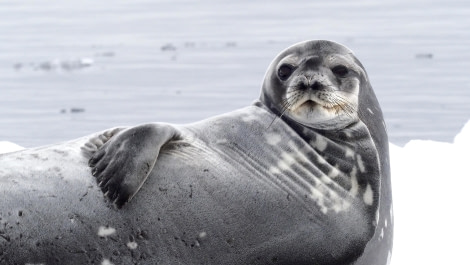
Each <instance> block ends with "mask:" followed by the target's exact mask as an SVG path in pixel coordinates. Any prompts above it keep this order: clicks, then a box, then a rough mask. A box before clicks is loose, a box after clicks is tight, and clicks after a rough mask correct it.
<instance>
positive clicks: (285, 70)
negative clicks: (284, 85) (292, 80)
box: [277, 64, 294, 81]
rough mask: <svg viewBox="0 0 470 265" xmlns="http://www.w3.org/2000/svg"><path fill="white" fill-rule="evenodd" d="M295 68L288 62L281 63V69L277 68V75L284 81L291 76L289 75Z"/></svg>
mask: <svg viewBox="0 0 470 265" xmlns="http://www.w3.org/2000/svg"><path fill="white" fill-rule="evenodd" d="M293 70H294V68H293V67H292V66H290V65H288V64H283V65H281V67H279V70H277V75H278V76H279V78H280V79H281V80H282V81H284V80H286V79H287V78H289V76H290V75H291V74H292V72H293Z"/></svg>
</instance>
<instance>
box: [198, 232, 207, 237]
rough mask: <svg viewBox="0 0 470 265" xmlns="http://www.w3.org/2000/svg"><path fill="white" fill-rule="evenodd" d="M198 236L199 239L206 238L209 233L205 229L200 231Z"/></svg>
mask: <svg viewBox="0 0 470 265" xmlns="http://www.w3.org/2000/svg"><path fill="white" fill-rule="evenodd" d="M198 237H199V239H204V238H206V237H207V233H206V232H204V231H203V232H201V233H199V235H198Z"/></svg>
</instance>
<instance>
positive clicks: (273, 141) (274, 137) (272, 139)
mask: <svg viewBox="0 0 470 265" xmlns="http://www.w3.org/2000/svg"><path fill="white" fill-rule="evenodd" d="M281 140H282V138H281V136H280V135H279V134H277V133H268V134H267V135H266V141H267V142H268V144H269V145H277V144H279V143H280V142H281Z"/></svg>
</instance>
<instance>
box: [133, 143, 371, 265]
mask: <svg viewBox="0 0 470 265" xmlns="http://www.w3.org/2000/svg"><path fill="white" fill-rule="evenodd" d="M200 146H201V145H199V144H198V143H193V145H192V146H191V147H185V148H179V149H178V148H175V149H172V148H169V150H168V151H165V152H162V154H161V155H160V156H159V158H158V159H157V164H156V165H155V167H154V169H153V171H152V173H151V175H150V176H149V178H148V179H147V181H146V184H145V185H144V186H143V187H142V189H141V191H139V193H138V194H137V195H136V196H135V197H134V199H133V200H132V201H131V202H130V203H129V205H128V206H126V207H127V208H126V207H125V211H132V212H135V213H136V214H135V215H139V214H137V212H139V213H151V214H152V216H153V219H154V220H153V225H154V230H153V232H154V233H155V234H154V235H153V236H154V237H156V238H158V241H159V242H161V244H159V245H158V246H155V247H154V249H153V251H155V252H159V254H160V255H170V256H171V255H177V256H179V257H180V258H181V259H182V260H183V261H186V262H189V261H194V259H195V258H200V259H201V261H203V262H208V263H212V262H214V261H217V260H219V261H220V262H227V261H233V262H234V264H237V262H235V261H240V260H243V262H241V263H240V264H257V263H259V264H265V262H267V261H269V260H282V257H284V258H285V256H286V255H290V256H292V253H296V251H298V252H299V253H312V256H313V255H317V254H320V253H315V252H321V249H325V248H326V247H327V246H331V245H337V248H336V249H335V250H334V251H333V255H342V254H344V253H345V252H347V251H351V250H353V248H351V245H352V244H353V243H354V244H356V243H357V242H358V241H360V240H363V239H364V238H365V235H366V234H367V233H366V229H367V226H366V224H365V223H366V222H363V224H364V225H362V224H360V223H359V221H362V218H363V217H362V216H361V215H360V213H358V212H357V211H356V208H354V207H351V208H349V209H347V210H346V209H345V210H344V211H337V212H335V211H333V210H332V211H330V212H328V214H325V212H324V211H323V208H322V207H321V206H324V205H327V203H328V202H327V199H328V198H327V197H325V201H324V202H322V203H320V204H319V203H318V202H317V201H316V200H317V198H318V195H316V196H314V195H312V187H313V184H311V183H312V181H306V180H305V179H309V178H316V176H315V175H314V174H315V172H316V171H315V170H313V168H312V167H313V165H312V164H311V162H308V161H307V158H306V157H304V158H301V154H300V153H299V154H297V155H298V157H297V156H292V157H291V158H287V157H285V156H286V154H288V152H287V151H286V150H285V149H284V147H278V146H279V145H272V146H273V148H265V149H259V148H257V149H256V148H255V149H252V150H251V151H253V152H255V153H256V155H255V153H251V151H250V150H244V149H243V148H244V147H243V146H241V145H234V144H233V143H230V142H228V141H219V142H216V143H214V145H212V146H211V145H202V146H204V147H201V148H200ZM207 146H209V147H207ZM281 149H283V152H284V153H281ZM279 153H281V155H280V156H278V155H277V154H279ZM279 158H282V159H284V160H281V161H282V162H279V161H280V159H279ZM291 162H292V163H296V165H294V164H291ZM283 163H286V165H285V166H284V165H283ZM150 198H151V199H150ZM338 201H339V202H343V201H341V200H340V198H339V195H338ZM344 202H345V203H346V202H347V203H352V202H351V201H347V199H345V200H344ZM330 203H331V204H333V202H330ZM155 219H156V220H157V222H155ZM346 238H347V239H348V240H350V241H348V240H346ZM279 245H284V246H287V247H286V248H285V249H283V250H282V251H289V253H290V254H288V253H281V252H282V251H281V252H280V250H279V249H278V248H279ZM186 258H187V259H186ZM258 258H260V260H258ZM304 259H307V260H308V257H299V260H298V262H299V263H296V264H302V263H301V262H302V261H303V260H304ZM216 263H217V262H214V264H216ZM281 264H282V263H281Z"/></svg>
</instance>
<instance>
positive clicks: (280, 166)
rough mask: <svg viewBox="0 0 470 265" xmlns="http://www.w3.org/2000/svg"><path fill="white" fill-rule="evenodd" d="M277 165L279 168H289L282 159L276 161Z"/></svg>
mask: <svg viewBox="0 0 470 265" xmlns="http://www.w3.org/2000/svg"><path fill="white" fill-rule="evenodd" d="M277 166H278V167H279V169H280V170H288V169H289V165H288V164H287V163H286V162H284V161H282V160H281V161H279V162H278V163H277Z"/></svg>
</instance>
